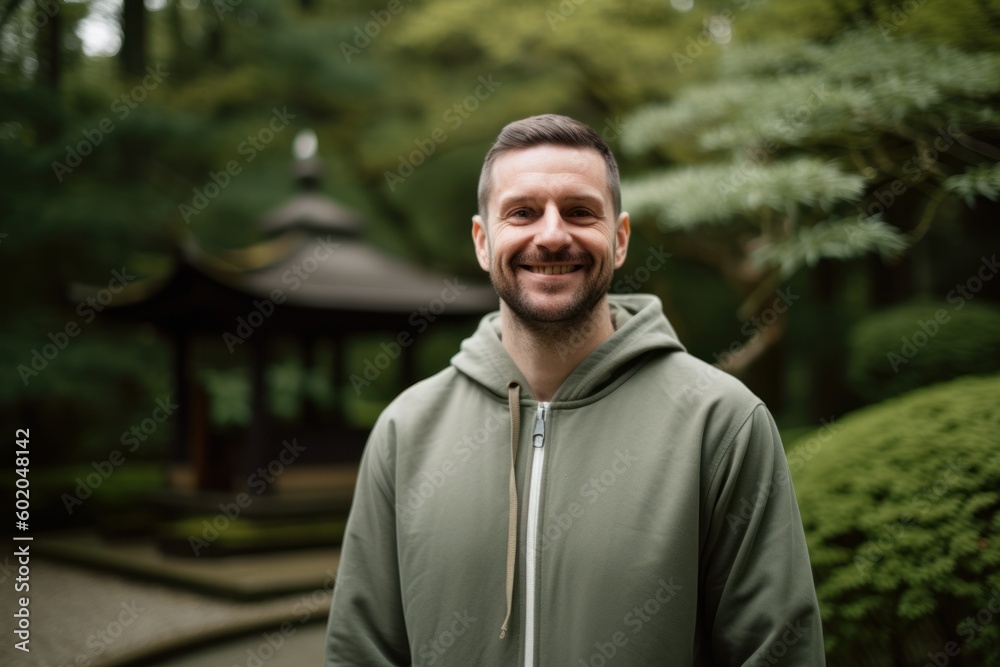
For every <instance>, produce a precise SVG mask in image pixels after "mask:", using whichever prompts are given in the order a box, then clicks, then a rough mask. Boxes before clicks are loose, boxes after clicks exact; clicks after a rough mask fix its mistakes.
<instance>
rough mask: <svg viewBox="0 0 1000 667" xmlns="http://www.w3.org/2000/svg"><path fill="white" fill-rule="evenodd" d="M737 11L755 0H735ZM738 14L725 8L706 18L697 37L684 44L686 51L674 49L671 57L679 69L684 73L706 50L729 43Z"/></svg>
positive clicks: (690, 38)
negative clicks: (734, 20)
mask: <svg viewBox="0 0 1000 667" xmlns="http://www.w3.org/2000/svg"><path fill="white" fill-rule="evenodd" d="M733 4H734V5H736V9H737V11H743V10H744V9H746V8H747V7H749V6H750V5H751V4H753V0H734V2H733ZM734 18H736V14H735V13H734V12H733V11H732V10H731V9H723V10H722V11H721V12H719V13H717V14H715V15H713V16H711V17H709V18H708V19H706V20H705V27H704V28H703V29H702V31H701V32H699V33H698V36H697V37H688V38H687V41H686V42H685V46H684V53H681V52H680V51H674V52H673V54H671V58H672V59H673V61H674V66H675V67H676V68H677V71H678V72H680V73H682V74H683V73H684V68H685V67H688V66H689V65H693V64H694V61H695V60H697V59H698V58H701V56H702V55H703V54H704V53H705V50H706V49H708V48H710V47H712V46H716V45H718V44H727V43H729V41H730V40H731V39H732V29H733V28H732V26H733V19H734Z"/></svg>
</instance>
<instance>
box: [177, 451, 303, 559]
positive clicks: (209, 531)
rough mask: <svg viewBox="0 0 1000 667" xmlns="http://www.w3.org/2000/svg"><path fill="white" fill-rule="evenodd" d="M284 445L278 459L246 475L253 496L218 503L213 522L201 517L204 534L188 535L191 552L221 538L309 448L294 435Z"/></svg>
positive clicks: (237, 496) (236, 497) (199, 553)
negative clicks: (299, 442)
mask: <svg viewBox="0 0 1000 667" xmlns="http://www.w3.org/2000/svg"><path fill="white" fill-rule="evenodd" d="M281 444H282V445H283V447H282V449H281V453H279V454H278V456H277V457H276V458H274V459H272V460H271V461H270V462H269V463H268V464H267V465H266V466H262V467H260V468H257V470H256V471H254V472H252V473H250V475H249V476H247V488H248V489H249V490H251V491H253V493H254V495H253V496H251V495H250V494H249V493H247V492H246V491H241V492H240V493H238V494H236V496H235V497H234V498H233V501H232V502H228V503H219V513H218V514H216V515H215V516H214V517H212V519H211V521H210V520H208V519H202V522H201V524H202V530H201V536H198V535H189V536H188V545H189V546H190V547H191V553H193V554H194V555H195V556H200V555H201V552H202V550H203V549H207V548H208V547H209V546H210V545H211V544H212V542H215V541H216V540H217V539H219V537H220V536H221V535H222V533H224V532H225V531H226V529H228V528H229V526H230V525H232V523H233V522H234V521H236V520H237V519H239V518H240V515H241V514H242V513H243V510H245V509H246V508H248V507H250V505H252V504H253V501H254V498H255V497H257V496H260V494H262V493H264V492H265V491H266V490H267V489H268V487H269V486H270V485H271V484H274V482H275V480H276V479H277V478H278V477H280V476H281V474H282V473H283V472H285V468H286V467H288V466H290V465H292V464H293V463H295V461H296V460H297V459H298V458H299V457H300V456H301V455H302V452H304V451H305V450H306V446H305V445H300V444H298V439H297V438H292V440H291V442H289V441H288V440H283V441H282V443H281Z"/></svg>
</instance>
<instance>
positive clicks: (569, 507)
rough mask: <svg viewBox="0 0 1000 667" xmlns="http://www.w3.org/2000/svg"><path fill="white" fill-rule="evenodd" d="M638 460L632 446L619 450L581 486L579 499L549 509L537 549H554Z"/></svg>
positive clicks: (541, 550) (539, 550)
mask: <svg viewBox="0 0 1000 667" xmlns="http://www.w3.org/2000/svg"><path fill="white" fill-rule="evenodd" d="M636 463H639V459H638V458H636V457H635V456H634V455H633V454H632V452H631V451H630V450H628V449H626V450H625V451H622V450H620V449H617V450H615V458H614V460H613V461H612V462H611V464H610V465H609V466H608V467H607V468H605V469H604V470H602V471H601V472H599V473H598V474H596V475H593V476H592V477H591V478H590V479H589V480H587V481H586V482H584V483H583V484H582V485H581V486H580V490H579V492H577V499H576V500H572V501H570V502H569V503H567V504H566V506H565V507H563V508H562V509H561V510H556V511H554V512H550V513H549V515H548V520H547V521H546V526H545V530H543V531H542V539H541V540H539V541H538V543H537V546H536V550H537V552H538V553H539V554H541V553H544V552H546V551H548V550H549V549H551V548H552V547H553V545H555V543H556V542H558V541H559V540H560V539H562V537H563V536H564V535H565V534H566V533H567V532H569V529H570V528H572V527H573V524H574V523H578V522H579V521H580V520H581V519H582V518H583V517H584V516H585V515H586V513H587V508H588V507H589V506H591V505H593V504H594V503H596V502H597V501H598V500H600V499H601V498H603V497H604V494H606V493H607V492H608V490H609V489H610V488H611V487H612V486H614V485H615V484H616V483H617V482H618V481H619V480H620V479H622V478H623V477H624V476H625V474H626V473H628V472H629V471H631V470H632V466H633V465H634V464H636Z"/></svg>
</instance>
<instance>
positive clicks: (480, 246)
mask: <svg viewBox="0 0 1000 667" xmlns="http://www.w3.org/2000/svg"><path fill="white" fill-rule="evenodd" d="M472 242H473V244H475V246H476V259H478V260H479V266H480V267H481V268H482V270H483V271H485V272H486V273H489V272H490V239H489V235H488V233H487V231H486V223H485V222H483V219H482V217H481V216H479V215H474V216H472Z"/></svg>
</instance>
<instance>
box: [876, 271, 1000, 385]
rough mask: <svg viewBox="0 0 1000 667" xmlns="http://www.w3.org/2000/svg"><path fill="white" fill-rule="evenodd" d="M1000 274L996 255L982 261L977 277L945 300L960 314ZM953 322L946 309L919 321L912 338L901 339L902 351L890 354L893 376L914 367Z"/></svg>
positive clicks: (971, 278)
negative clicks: (932, 342)
mask: <svg viewBox="0 0 1000 667" xmlns="http://www.w3.org/2000/svg"><path fill="white" fill-rule="evenodd" d="M997 273H1000V262H997V256H996V254H994V255H992V256H991V257H989V258H987V257H986V256H985V255H984V256H983V257H980V264H979V269H978V270H977V271H976V273H975V275H973V276H970V277H969V278H968V279H967V280H966V281H965V282H964V283H961V284H958V285H955V288H954V289H952V290H950V291H949V292H948V294H947V295H946V296H945V300H946V301H947V302H948V303H950V304H952V305H953V306H954V311H955V312H958V311H960V310H962V308H964V307H965V304H966V302H968V301H971V300H972V299H973V298H975V296H976V294H978V293H979V291H980V290H982V289H983V285H984V283H987V282H989V281H991V280H993V276H995V275H997ZM950 321H951V314H950V313H949V312H948V311H947V310H946V309H944V308H938V309H937V310H936V311H934V317H932V318H930V319H928V320H926V321H925V320H917V322H916V325H917V328H916V329H915V330H914V331H913V333H912V334H910V335H909V336H901V337H900V339H899V340H900V342H901V343H902V345H901V346H900V348H899V350H893V351H891V352H889V353H887V354H886V360H887V361H888V362H889V366H890V367H891V368H892V372H893V373H898V372H899V370H900V368H901V367H902V366H904V365H905V364H908V363H910V360H911V359H913V358H914V357H915V356H917V354H919V352H920V350H922V349H923V348H924V347H926V346H927V344H928V343H929V342H930V341H931V339H932V338H934V336H936V335H937V334H938V332H939V331H941V327H943V326H944V325H946V324H948V323H949V322H950Z"/></svg>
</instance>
